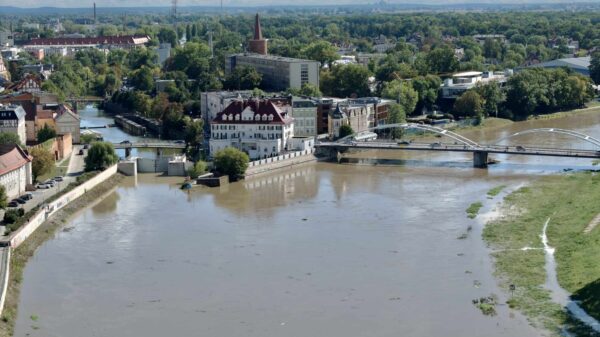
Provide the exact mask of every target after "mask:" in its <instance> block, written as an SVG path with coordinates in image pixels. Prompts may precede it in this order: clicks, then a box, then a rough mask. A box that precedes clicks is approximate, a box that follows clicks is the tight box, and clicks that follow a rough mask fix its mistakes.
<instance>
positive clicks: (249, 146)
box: [210, 123, 294, 159]
mask: <svg viewBox="0 0 600 337" xmlns="http://www.w3.org/2000/svg"><path fill="white" fill-rule="evenodd" d="M210 133H211V137H210V153H211V154H214V153H215V152H217V151H219V150H222V149H224V148H226V147H235V148H237V149H239V150H242V151H244V152H246V153H248V156H249V157H250V159H261V158H267V157H273V156H277V155H279V154H280V153H281V152H283V151H285V150H289V149H291V148H288V144H290V145H289V146H291V143H290V139H291V138H292V137H293V136H294V124H293V123H292V124H289V125H270V124H268V123H265V124H233V123H231V124H212V125H211V127H210Z"/></svg>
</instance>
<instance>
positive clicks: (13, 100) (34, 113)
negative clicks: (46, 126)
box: [0, 92, 58, 143]
mask: <svg viewBox="0 0 600 337" xmlns="http://www.w3.org/2000/svg"><path fill="white" fill-rule="evenodd" d="M57 102H58V97H57V96H56V95H54V94H50V93H46V92H22V93H16V94H11V95H5V96H0V103H4V104H14V105H20V106H21V107H23V109H24V110H25V130H26V134H27V136H26V139H27V142H28V143H35V142H36V139H37V137H36V135H37V131H38V127H39V126H43V125H41V123H42V122H43V123H45V121H46V120H48V121H51V120H52V113H53V111H51V110H55V109H56V108H57V107H58V103H57ZM38 112H39V116H38Z"/></svg>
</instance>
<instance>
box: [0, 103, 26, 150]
mask: <svg viewBox="0 0 600 337" xmlns="http://www.w3.org/2000/svg"><path fill="white" fill-rule="evenodd" d="M0 132H8V133H16V134H17V135H18V136H19V140H20V141H21V144H25V142H26V141H27V131H26V128H25V110H23V108H22V107H21V106H3V105H0Z"/></svg>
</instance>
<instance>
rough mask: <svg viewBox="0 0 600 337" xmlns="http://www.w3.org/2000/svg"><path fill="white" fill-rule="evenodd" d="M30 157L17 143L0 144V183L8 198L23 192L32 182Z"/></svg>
mask: <svg viewBox="0 0 600 337" xmlns="http://www.w3.org/2000/svg"><path fill="white" fill-rule="evenodd" d="M32 159H33V158H32V157H31V156H30V155H28V154H27V153H25V151H23V149H21V147H19V146H18V145H15V144H3V145H0V185H2V186H4V188H5V189H6V196H7V197H8V198H9V199H12V198H15V197H18V196H19V195H21V194H23V193H24V192H25V191H26V188H27V185H30V184H31V183H32V181H33V179H32V175H31V161H32Z"/></svg>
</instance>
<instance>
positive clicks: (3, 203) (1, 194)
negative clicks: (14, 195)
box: [0, 185, 8, 209]
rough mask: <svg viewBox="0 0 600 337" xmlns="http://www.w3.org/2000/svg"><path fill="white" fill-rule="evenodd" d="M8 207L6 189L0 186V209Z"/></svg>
mask: <svg viewBox="0 0 600 337" xmlns="http://www.w3.org/2000/svg"><path fill="white" fill-rule="evenodd" d="M7 206H8V196H7V195H6V187H4V185H0V208H1V209H5V208H6V207H7Z"/></svg>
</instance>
